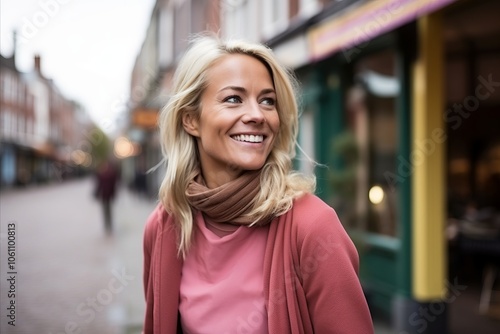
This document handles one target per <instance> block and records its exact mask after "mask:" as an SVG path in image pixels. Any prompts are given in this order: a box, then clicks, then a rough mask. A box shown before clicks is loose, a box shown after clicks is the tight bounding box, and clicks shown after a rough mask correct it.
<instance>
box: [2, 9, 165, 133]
mask: <svg viewBox="0 0 500 334" xmlns="http://www.w3.org/2000/svg"><path fill="white" fill-rule="evenodd" d="M155 2H156V1H155V0H0V6H1V7H0V33H1V43H0V52H1V53H2V55H3V56H6V57H9V56H11V55H12V51H13V38H12V32H13V30H14V29H16V30H17V31H18V42H17V53H16V60H17V66H18V68H19V69H20V70H21V71H24V72H28V71H31V70H32V69H33V57H34V55H35V54H39V55H40V56H41V67H42V72H43V73H44V75H45V76H46V77H48V78H52V79H53V80H54V81H55V83H56V85H57V86H58V87H59V89H60V90H61V91H62V93H63V94H64V95H65V96H66V97H67V98H69V99H72V100H75V101H77V102H79V103H81V104H82V105H83V106H84V107H85V109H86V110H87V112H88V113H89V114H90V116H91V117H92V119H93V120H94V121H95V122H96V123H97V124H98V125H100V126H101V127H102V128H103V129H104V130H106V131H107V132H112V131H113V130H114V128H113V126H112V124H114V120H115V119H116V117H118V116H119V114H120V113H121V112H122V111H123V106H124V104H125V103H126V101H127V99H128V94H129V86H130V75H131V71H132V67H133V64H134V61H135V58H136V56H137V54H138V52H139V50H140V47H141V45H142V42H143V40H144V37H145V33H146V29H147V26H148V24H149V20H150V17H151V12H152V9H153V6H154V4H155Z"/></svg>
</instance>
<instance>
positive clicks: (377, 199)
mask: <svg viewBox="0 0 500 334" xmlns="http://www.w3.org/2000/svg"><path fill="white" fill-rule="evenodd" d="M368 198H369V199H370V202H372V203H373V204H380V203H382V201H383V200H384V190H383V189H382V187H380V186H373V187H371V189H370V191H369V192H368Z"/></svg>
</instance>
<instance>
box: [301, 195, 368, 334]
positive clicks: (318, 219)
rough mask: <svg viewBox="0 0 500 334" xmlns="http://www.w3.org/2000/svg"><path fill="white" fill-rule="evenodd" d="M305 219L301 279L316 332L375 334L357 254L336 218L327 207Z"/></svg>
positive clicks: (313, 212)
mask: <svg viewBox="0 0 500 334" xmlns="http://www.w3.org/2000/svg"><path fill="white" fill-rule="evenodd" d="M303 218H304V220H306V221H307V223H306V224H305V225H302V230H303V231H302V233H299V236H300V235H302V237H299V240H298V241H299V250H300V252H299V254H298V256H299V263H300V273H299V275H300V277H301V280H302V285H303V288H304V292H305V295H306V299H307V305H308V309H309V314H310V317H311V321H312V325H313V328H314V332H315V333H337V334H352V333H363V334H369V333H373V332H374V331H373V323H372V319H371V315H370V312H369V309H368V305H367V302H366V298H365V296H364V293H363V290H362V288H361V284H360V281H359V278H358V265H359V258H358V253H357V251H356V248H355V247H354V244H353V243H352V241H351V239H350V238H349V236H348V235H347V233H346V232H345V230H344V228H343V226H342V224H341V223H340V221H339V219H338V217H337V214H336V213H335V211H334V210H333V209H332V208H330V207H329V206H327V205H326V204H325V205H322V206H320V207H319V208H314V210H307V216H304V217H303Z"/></svg>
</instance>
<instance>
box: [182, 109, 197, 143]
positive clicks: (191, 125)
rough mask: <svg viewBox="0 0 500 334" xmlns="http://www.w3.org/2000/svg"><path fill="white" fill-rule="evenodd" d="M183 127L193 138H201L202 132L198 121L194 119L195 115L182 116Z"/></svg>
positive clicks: (186, 114)
mask: <svg viewBox="0 0 500 334" xmlns="http://www.w3.org/2000/svg"><path fill="white" fill-rule="evenodd" d="M182 126H183V127H184V130H186V132H187V133H189V134H190V135H191V136H194V137H199V136H200V132H199V130H198V126H199V124H198V119H197V118H196V117H194V115H193V114H192V113H190V112H187V113H185V114H184V115H182Z"/></svg>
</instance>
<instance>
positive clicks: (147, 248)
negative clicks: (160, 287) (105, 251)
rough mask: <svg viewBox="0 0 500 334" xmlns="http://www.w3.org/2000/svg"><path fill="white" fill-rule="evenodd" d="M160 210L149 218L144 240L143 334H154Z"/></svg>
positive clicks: (155, 211)
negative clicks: (154, 264)
mask: <svg viewBox="0 0 500 334" xmlns="http://www.w3.org/2000/svg"><path fill="white" fill-rule="evenodd" d="M160 218H161V217H160V209H159V207H157V208H156V209H155V210H154V211H153V212H152V213H151V214H150V216H149V218H148V219H147V221H146V226H145V228H144V238H143V254H144V262H143V284H144V297H145V299H146V313H145V319H144V328H143V334H148V333H153V305H154V293H153V279H152V275H153V273H152V269H153V266H152V263H153V261H154V247H155V243H156V237H157V235H158V229H159V227H160Z"/></svg>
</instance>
